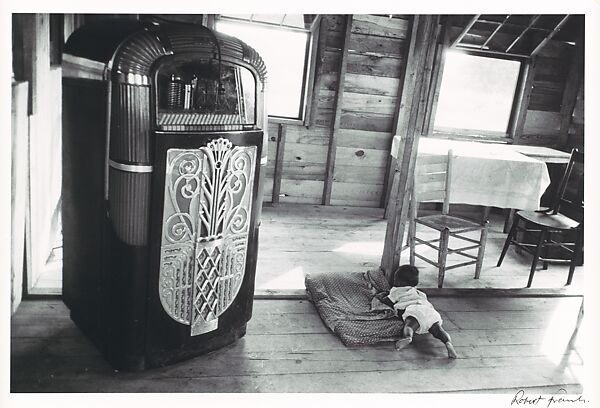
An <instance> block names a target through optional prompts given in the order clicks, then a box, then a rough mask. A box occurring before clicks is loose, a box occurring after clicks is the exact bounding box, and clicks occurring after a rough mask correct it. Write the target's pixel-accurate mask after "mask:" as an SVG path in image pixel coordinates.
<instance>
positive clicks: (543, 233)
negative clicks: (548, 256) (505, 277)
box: [527, 228, 547, 288]
mask: <svg viewBox="0 0 600 408" xmlns="http://www.w3.org/2000/svg"><path fill="white" fill-rule="evenodd" d="M546 233H547V231H546V228H542V230H541V231H540V236H539V238H538V243H537V246H536V247H535V253H534V255H533V261H532V262H531V270H530V271H529V280H528V281H527V287H528V288H530V287H531V282H532V281H533V275H534V274H535V269H536V267H537V263H538V261H539V259H540V254H541V252H542V247H543V246H544V242H545V240H546Z"/></svg>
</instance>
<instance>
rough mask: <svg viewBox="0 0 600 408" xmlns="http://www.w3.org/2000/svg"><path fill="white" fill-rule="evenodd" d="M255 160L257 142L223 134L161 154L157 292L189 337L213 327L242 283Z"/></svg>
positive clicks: (216, 324) (166, 309)
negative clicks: (202, 143)
mask: <svg viewBox="0 0 600 408" xmlns="http://www.w3.org/2000/svg"><path fill="white" fill-rule="evenodd" d="M255 165H256V147H255V146H248V147H239V146H236V147H233V145H232V143H231V142H230V141H229V140H227V139H223V138H219V139H216V140H212V141H211V142H209V143H208V145H207V146H206V147H201V148H199V149H190V150H184V149H169V150H168V152H167V169H166V172H165V200H164V207H163V219H162V225H163V228H162V240H161V258H160V278H159V282H160V283H159V288H158V289H159V294H160V300H161V303H162V305H163V307H164V309H165V311H166V312H167V313H168V314H169V316H171V317H172V318H173V319H174V320H176V321H178V322H180V323H183V324H187V325H190V326H191V335H192V336H195V335H198V334H203V333H206V332H210V331H213V330H215V329H216V328H217V326H218V320H219V316H220V315H221V314H222V313H223V312H224V311H225V310H227V308H228V307H229V306H230V305H231V303H232V302H233V299H235V296H236V295H237V293H238V291H239V289H240V286H241V284H242V278H243V276H244V272H245V266H246V252H247V249H248V231H249V227H250V225H249V224H250V211H251V207H252V186H253V184H254V167H255Z"/></svg>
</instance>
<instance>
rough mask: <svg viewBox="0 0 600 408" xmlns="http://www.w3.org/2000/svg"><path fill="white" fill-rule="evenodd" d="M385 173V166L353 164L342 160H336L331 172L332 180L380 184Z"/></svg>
mask: <svg viewBox="0 0 600 408" xmlns="http://www.w3.org/2000/svg"><path fill="white" fill-rule="evenodd" d="M384 175H385V167H381V166H380V167H375V166H369V167H365V166H360V167H357V166H353V165H346V164H343V163H342V162H338V164H337V165H336V166H335V172H334V174H333V181H334V182H336V183H337V182H345V183H364V184H373V185H381V184H383V176H384Z"/></svg>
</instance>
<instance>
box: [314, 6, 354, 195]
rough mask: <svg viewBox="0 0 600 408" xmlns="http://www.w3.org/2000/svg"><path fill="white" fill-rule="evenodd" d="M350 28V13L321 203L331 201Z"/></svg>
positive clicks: (347, 17)
mask: <svg viewBox="0 0 600 408" xmlns="http://www.w3.org/2000/svg"><path fill="white" fill-rule="evenodd" d="M351 30H352V15H351V14H349V15H348V16H346V30H345V35H344V42H343V44H342V59H341V62H340V71H339V75H338V83H337V93H336V97H335V107H334V110H333V111H334V113H333V115H334V116H333V126H332V129H331V137H330V138H329V147H328V150H327V164H326V166H325V183H324V185H323V198H322V200H321V203H322V204H323V205H329V204H330V202H331V188H332V186H333V173H334V171H335V154H336V151H337V137H338V133H339V129H340V120H341V116H342V101H343V99H344V82H345V77H346V61H347V60H348V44H349V39H350V34H351Z"/></svg>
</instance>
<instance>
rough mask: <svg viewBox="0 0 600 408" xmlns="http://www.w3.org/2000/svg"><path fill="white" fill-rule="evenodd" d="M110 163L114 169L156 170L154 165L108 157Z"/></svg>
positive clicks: (145, 171) (131, 170) (131, 171)
mask: <svg viewBox="0 0 600 408" xmlns="http://www.w3.org/2000/svg"><path fill="white" fill-rule="evenodd" d="M108 165H109V166H110V167H112V168H113V169H116V170H121V171H127V172H129V173H152V172H153V171H154V167H153V166H148V165H144V164H125V163H119V162H116V161H114V160H112V159H108Z"/></svg>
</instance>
